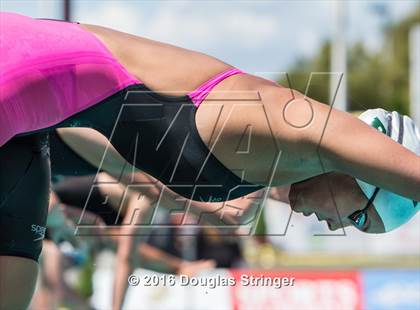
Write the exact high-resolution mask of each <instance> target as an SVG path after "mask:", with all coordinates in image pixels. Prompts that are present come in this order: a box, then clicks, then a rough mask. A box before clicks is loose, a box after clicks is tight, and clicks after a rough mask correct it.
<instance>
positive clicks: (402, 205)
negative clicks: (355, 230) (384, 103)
mask: <svg viewBox="0 0 420 310" xmlns="http://www.w3.org/2000/svg"><path fill="white" fill-rule="evenodd" d="M359 119H361V120H362V121H364V122H365V123H367V124H369V125H370V126H372V127H374V128H376V129H378V130H379V131H381V132H383V133H384V134H386V135H388V136H389V137H391V139H393V140H395V141H398V143H400V144H402V145H403V146H405V147H406V148H407V149H409V150H411V151H412V152H414V153H416V154H417V155H419V156H420V131H419V128H418V127H417V126H416V124H415V123H414V122H413V120H412V119H411V118H409V117H408V116H404V115H401V114H399V113H398V112H395V111H394V112H388V111H385V110H383V109H373V110H367V111H365V112H363V113H362V114H361V115H360V116H359ZM413 169H420V167H413ZM419 173H420V172H419ZM356 181H357V183H358V184H359V186H360V188H361V189H362V191H363V193H364V194H365V195H366V197H367V198H368V199H369V198H371V197H372V195H373V192H374V191H375V188H376V186H373V185H371V184H368V183H366V182H363V181H361V180H358V179H356ZM373 205H374V207H375V209H376V211H377V212H378V214H379V216H380V218H381V219H382V222H383V223H384V226H385V231H386V232H388V231H391V230H394V229H396V228H397V227H399V226H401V225H403V224H405V223H407V222H408V221H409V220H410V219H411V218H412V217H414V215H416V213H417V211H419V209H420V207H419V206H420V203H418V202H417V201H413V200H411V199H408V198H405V197H403V196H400V195H397V194H394V193H392V192H389V191H386V190H384V189H380V190H379V192H378V194H377V196H376V198H375V200H374V202H373Z"/></svg>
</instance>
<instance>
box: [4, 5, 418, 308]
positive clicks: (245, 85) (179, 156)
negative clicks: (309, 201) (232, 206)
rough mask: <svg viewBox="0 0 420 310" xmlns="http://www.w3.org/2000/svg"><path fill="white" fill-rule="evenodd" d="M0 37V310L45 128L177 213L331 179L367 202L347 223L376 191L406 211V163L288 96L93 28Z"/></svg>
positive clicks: (19, 26) (42, 155)
mask: <svg viewBox="0 0 420 310" xmlns="http://www.w3.org/2000/svg"><path fill="white" fill-rule="evenodd" d="M0 29H1V31H2V33H1V36H0V40H1V42H0V46H1V49H0V59H1V62H0V72H1V75H0V128H1V131H0V226H1V229H2V234H1V235H0V274H1V278H0V308H2V307H3V308H25V307H26V306H27V305H28V304H29V301H30V298H31V296H32V293H33V287H34V284H35V279H36V274H37V263H36V262H37V259H38V256H39V254H40V252H41V247H42V239H43V236H44V232H45V221H46V215H47V207H48V197H49V195H48V194H49V184H50V182H49V178H50V166H49V150H48V139H47V135H48V132H49V131H51V130H53V129H55V128H60V127H75V126H76V127H90V128H93V129H95V130H97V131H99V132H101V133H102V134H103V135H104V136H105V137H106V138H107V139H109V140H110V143H111V144H112V145H113V146H114V147H115V148H116V150H117V151H118V152H119V153H120V154H121V155H122V156H123V157H124V158H125V160H127V161H128V162H130V163H131V164H133V165H134V166H135V167H136V168H138V169H140V170H142V171H144V172H146V173H148V174H149V175H151V176H152V177H154V178H156V179H158V180H159V181H161V182H162V183H163V184H164V185H165V186H167V187H168V188H170V189H171V190H173V191H174V192H176V193H177V194H178V195H180V196H183V197H185V198H187V199H191V200H197V201H204V202H220V201H225V200H231V199H235V198H238V197H241V196H244V195H246V194H249V193H252V192H255V191H257V190H259V189H262V188H264V187H269V186H279V185H286V184H293V183H296V182H300V181H303V180H307V179H309V178H311V177H316V176H318V175H322V174H326V173H331V172H338V173H343V174H346V175H350V176H352V177H353V178H356V179H357V180H360V181H361V182H364V183H365V184H368V185H370V186H373V187H374V191H373V193H371V190H370V188H363V190H364V191H366V193H367V194H372V196H371V197H369V198H368V199H369V203H368V204H367V205H366V206H358V205H354V212H351V214H349V218H351V219H352V222H354V223H358V222H363V220H359V219H361V218H364V215H363V214H366V212H367V211H366V210H367V209H366V208H369V207H370V205H371V204H372V203H371V202H370V200H372V197H374V196H375V197H376V195H373V194H374V193H375V192H378V190H376V188H378V189H379V192H380V191H381V190H384V191H389V192H390V193H395V194H396V195H401V196H403V197H406V198H407V199H410V200H411V201H419V200H420V192H419V191H418V188H419V184H420V173H419V171H418V169H415V167H418V165H419V156H418V155H417V154H416V153H414V152H413V151H410V150H409V149H407V148H405V147H403V146H401V145H400V144H399V143H398V142H396V141H394V140H393V139H391V138H390V137H387V136H386V135H384V134H382V133H381V132H378V131H377V130H375V129H373V128H371V126H369V125H368V124H366V123H365V122H364V121H361V120H358V119H357V118H355V117H353V116H352V115H350V114H348V113H345V112H341V111H338V110H335V109H333V108H331V107H330V106H328V105H325V104H322V103H320V102H317V101H316V100H312V99H310V98H308V97H307V96H305V95H304V94H300V93H299V92H297V91H295V90H292V89H289V88H285V87H282V86H280V85H278V84H276V83H274V82H271V81H268V80H265V79H263V78H260V77H257V76H254V75H252V74H248V73H245V72H243V71H241V70H239V69H237V68H234V67H232V66H231V65H229V64H226V63H224V62H222V61H220V60H218V59H215V58H213V57H210V56H207V55H204V54H202V53H197V52H194V51H190V50H186V49H182V48H179V47H175V46H172V45H169V44H164V43H160V42H157V41H153V40H150V39H145V38H141V37H138V36H133V35H130V34H127V33H122V32H118V31H114V30H112V29H108V28H104V27H100V26H94V25H86V24H83V25H82V24H77V23H67V22H60V21H52V20H36V19H33V18H30V17H26V16H23V15H19V14H14V13H0ZM80 147H85V148H89V145H82V146H80ZM402 159H404V160H402ZM413 167H414V168H413ZM364 183H360V184H362V185H361V186H364V185H363V184H364ZM378 195H379V194H378ZM382 200H383V199H382ZM364 207H366V208H364ZM352 211H353V210H352ZM356 211H363V212H362V213H361V214H362V215H357V214H354V213H355V212H356ZM393 225H394V224H392V225H391V226H390V227H393ZM22 278H25V279H26V281H24V283H22V281H21V280H20V279H22ZM16 287H19V288H20V290H19V294H15V293H16V290H15V288H16Z"/></svg>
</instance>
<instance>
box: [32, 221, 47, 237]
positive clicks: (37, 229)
mask: <svg viewBox="0 0 420 310" xmlns="http://www.w3.org/2000/svg"><path fill="white" fill-rule="evenodd" d="M31 231H32V232H33V233H34V234H35V236H36V238H35V239H34V240H33V241H39V240H43V239H44V238H45V231H46V228H45V227H42V226H39V225H36V224H32V225H31Z"/></svg>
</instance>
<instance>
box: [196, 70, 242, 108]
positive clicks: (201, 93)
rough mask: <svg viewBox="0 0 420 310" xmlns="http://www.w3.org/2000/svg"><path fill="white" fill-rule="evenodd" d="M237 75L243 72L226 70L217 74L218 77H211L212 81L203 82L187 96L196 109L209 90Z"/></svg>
mask: <svg viewBox="0 0 420 310" xmlns="http://www.w3.org/2000/svg"><path fill="white" fill-rule="evenodd" d="M239 73H243V72H242V71H241V70H239V69H236V68H232V69H228V70H226V71H223V72H221V73H219V74H218V75H216V76H215V77H213V78H212V79H210V80H208V81H207V82H205V83H204V84H202V85H201V86H200V87H198V88H197V89H196V90H194V91H192V92H190V93H189V94H188V96H189V97H190V98H191V100H192V102H193V103H194V105H195V106H196V107H197V108H198V107H199V106H200V104H201V103H202V102H203V100H204V99H206V97H207V95H208V94H209V93H210V92H211V90H212V89H213V88H214V87H215V86H216V85H217V84H219V83H220V82H221V81H223V80H224V79H226V78H228V77H230V76H232V75H235V74H239Z"/></svg>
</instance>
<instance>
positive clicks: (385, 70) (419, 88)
mask: <svg viewBox="0 0 420 310" xmlns="http://www.w3.org/2000/svg"><path fill="white" fill-rule="evenodd" d="M0 10H1V11H9V12H17V13H21V14H25V15H29V16H33V17H44V18H54V19H68V20H71V21H79V22H81V23H90V24H99V25H102V26H107V27H111V28H114V29H117V30H121V31H124V32H129V33H132V34H136V35H139V36H143V37H147V38H150V39H153V40H158V41H164V42H167V43H171V44H174V45H179V46H181V47H184V48H189V49H192V50H196V51H200V52H204V53H206V54H210V55H212V56H215V57H217V58H220V59H222V60H223V61H225V62H228V63H230V64H232V65H234V66H236V67H239V68H241V69H243V70H244V71H247V72H249V73H253V74H256V75H260V76H263V77H266V78H270V79H272V80H275V81H278V82H279V83H282V84H284V85H287V84H289V85H290V86H292V87H293V88H295V89H298V90H300V91H301V92H306V93H307V94H308V95H309V96H310V97H313V98H315V99H318V100H320V101H322V102H327V103H329V104H333V105H334V106H335V107H338V108H340V109H343V110H347V111H352V112H355V113H357V111H361V110H365V109H369V108H377V107H382V108H384V109H387V110H396V111H399V112H401V113H404V114H408V115H411V116H412V117H413V118H414V119H415V120H416V122H417V124H419V123H420V5H419V4H418V1H404V0H398V1H135V0H131V1H124V0H122V1H109V0H107V1H89V0H80V1H77V0H73V1H61V0H60V1H59V0H57V1H55V0H48V1H42V0H38V1H18V0H13V1H12V0H1V1H0ZM309 81H310V83H309ZM338 82H340V84H339V85H340V87H339V88H337V85H338ZM335 93H337V94H336V99H335V100H332V98H333V97H334V94H335ZM417 168H418V167H417ZM177 238H178V239H181V241H180V242H181V243H182V242H183V243H184V245H183V247H184V249H185V247H186V248H188V247H190V248H191V247H194V248H195V250H194V251H192V250H191V249H190V250H189V251H185V250H184V251H179V253H178V254H177V255H178V256H179V257H181V258H182V259H185V260H193V259H199V258H200V257H198V256H197V255H198V254H197V253H199V252H200V250H197V249H199V248H200V247H197V246H196V244H197V243H199V242H202V240H201V241H200V237H199V234H198V233H197V235H195V234H193V237H188V238H189V239H188V238H186V237H181V236H177ZM220 238H221V240H222V242H221V243H224V244H226V243H229V242H230V241H229V242H228V241H226V240H224V241H223V237H220ZM182 239H184V241H182ZM216 239H217V238H216ZM219 241H220V240H216V241H214V240H211V241H208V242H210V244H214V242H215V243H216V244H217V243H218V242H219ZM212 242H213V243H212ZM234 243H235V244H236V245H233V246H232V245H231V244H230V243H229V247H228V248H229V249H230V250H228V249H227V248H226V247H225V248H223V247H221V248H218V247H217V246H214V249H213V250H212V251H215V252H217V251H224V252H229V251H231V252H232V253H233V254H232V253H231V255H230V258H229V259H230V261H229V259H228V263H226V264H225V265H223V266H222V267H223V268H216V269H215V270H212V271H207V273H206V272H202V273H200V276H202V277H210V276H211V277H214V276H215V275H222V276H225V277H227V276H232V277H237V276H238V275H240V274H244V273H254V272H255V273H256V274H259V273H261V272H262V273H264V274H266V275H267V276H272V277H274V276H282V275H284V274H289V275H290V274H292V275H295V276H296V278H297V279H300V280H299V283H300V286H299V287H298V286H295V287H294V288H282V289H279V290H275V289H272V288H266V287H235V288H229V287H228V288H226V287H218V288H216V289H209V290H206V288H203V287H199V286H198V287H194V286H181V285H175V286H174V287H168V286H162V285H160V286H157V287H143V286H141V285H140V286H138V287H131V288H129V290H128V294H127V297H126V300H125V308H127V309H163V308H165V309H204V308H205V309H420V271H419V270H420V269H419V268H420V218H419V217H418V216H417V217H416V218H414V219H413V220H412V221H411V222H410V223H409V224H408V225H405V226H404V227H402V228H400V229H398V230H396V231H393V232H390V233H388V234H386V235H378V236H375V235H366V234H362V233H360V232H358V231H356V230H355V229H351V228H350V229H345V230H339V231H336V232H330V231H329V230H328V229H327V227H326V225H325V224H323V223H319V222H318V221H317V220H316V218H315V216H313V217H310V218H304V217H303V216H301V215H299V214H293V215H292V214H291V211H290V208H289V207H288V206H287V205H286V204H285V203H282V202H278V201H274V200H271V199H269V200H268V201H267V203H266V205H265V208H264V211H263V212H262V214H261V217H260V218H259V220H258V226H257V230H256V236H254V237H237V239H236V240H235V241H234ZM193 244H194V246H193ZM232 249H234V250H232ZM63 251H64V252H66V251H67V252H72V250H68V249H67V248H66V246H64V250H63V247H61V252H63ZM229 253H230V252H229ZM69 255H70V254H69ZM69 255H67V258H66V259H67V260H69V258H68V257H70V256H71V255H70V256H69ZM72 255H73V261H72V263H71V264H70V263H68V262H67V263H66V264H65V268H64V267H63V271H62V273H61V275H62V278H63V281H64V284H63V285H65V286H68V287H70V288H72V290H73V291H74V295H68V296H67V297H63V301H62V306H66V307H68V308H72V309H73V308H78V309H79V308H80V307H81V308H83V307H86V308H96V309H109V308H110V307H111V306H110V302H111V301H110V299H111V295H112V279H113V264H114V262H115V255H114V254H113V252H112V251H110V250H107V251H102V250H101V251H98V253H97V255H96V256H95V258H84V259H81V260H80V262H79V263H75V261H74V256H77V255H76V254H74V253H73V254H72ZM207 257H208V256H207ZM146 267H147V266H145V265H142V269H137V270H136V273H138V274H150V273H153V274H160V272H164V271H165V270H164V269H162V268H161V267H156V266H154V267H153V268H151V269H153V270H154V271H150V270H148V269H147V270H146ZM50 268H53V267H52V265H51V266H50ZM47 269H48V268H47ZM72 294H73V293H72ZM33 308H34V309H36V308H37V306H36V305H34V306H33Z"/></svg>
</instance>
